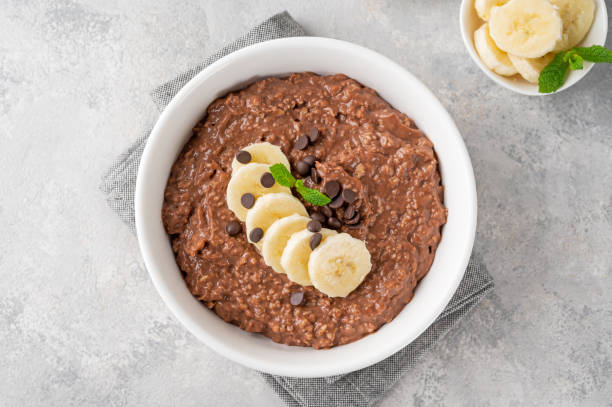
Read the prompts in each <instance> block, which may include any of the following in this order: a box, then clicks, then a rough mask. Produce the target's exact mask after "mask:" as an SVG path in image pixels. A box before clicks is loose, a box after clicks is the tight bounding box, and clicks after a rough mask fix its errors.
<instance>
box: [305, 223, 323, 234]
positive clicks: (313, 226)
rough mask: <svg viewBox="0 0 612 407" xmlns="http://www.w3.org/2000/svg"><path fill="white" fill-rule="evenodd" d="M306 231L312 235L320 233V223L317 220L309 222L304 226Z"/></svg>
mask: <svg viewBox="0 0 612 407" xmlns="http://www.w3.org/2000/svg"><path fill="white" fill-rule="evenodd" d="M306 229H308V230H309V231H311V232H313V233H316V232H320V231H321V222H319V221H318V220H311V221H310V222H308V224H307V225H306Z"/></svg>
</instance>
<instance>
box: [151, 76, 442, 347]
mask: <svg viewBox="0 0 612 407" xmlns="http://www.w3.org/2000/svg"><path fill="white" fill-rule="evenodd" d="M260 141H266V142H269V143H271V144H273V145H276V146H279V147H280V148H281V149H282V152H283V153H284V154H285V155H286V156H287V158H288V161H289V164H290V165H291V171H292V172H293V173H294V174H295V176H296V178H298V179H303V182H304V184H305V185H306V186H307V187H310V188H314V189H318V190H320V191H324V192H325V193H327V194H328V195H329V196H330V197H333V198H334V199H333V200H332V202H331V203H330V204H329V205H327V206H325V207H317V206H313V205H311V204H310V203H308V202H306V201H303V200H302V202H303V204H304V206H305V207H306V209H307V211H308V214H309V216H311V217H312V218H313V219H315V220H318V221H319V222H320V223H322V224H324V225H325V227H328V228H330V229H336V230H338V232H346V233H348V234H350V235H352V236H353V237H355V238H357V239H360V240H362V241H364V242H365V244H366V246H367V250H368V251H369V253H370V255H371V271H370V272H369V273H368V274H367V276H366V277H365V279H364V280H363V282H362V283H361V284H360V285H359V286H358V287H357V288H356V289H355V290H354V291H352V292H351V293H350V294H348V295H347V296H346V297H330V296H328V295H326V294H324V293H322V292H320V291H319V290H317V289H316V288H314V287H313V286H302V285H299V284H295V283H293V282H292V281H290V280H289V279H288V278H287V275H285V274H282V273H278V272H275V271H273V270H272V269H271V268H270V267H268V266H267V265H266V263H265V262H264V259H263V257H262V256H261V254H260V253H259V251H258V249H257V248H256V247H255V246H254V245H253V244H250V243H249V241H248V240H247V236H246V235H245V233H244V232H245V226H244V224H243V223H241V222H240V221H239V220H238V219H237V218H236V216H235V215H234V213H233V212H232V211H230V209H229V208H228V206H227V203H226V189H227V187H228V182H229V180H230V178H231V176H232V161H233V160H234V158H235V157H236V154H237V153H239V151H240V150H241V149H242V147H244V146H247V145H249V144H251V143H255V142H260ZM247 158H248V157H247ZM237 159H238V160H242V159H244V157H240V156H238V157H237ZM241 162H242V161H241ZM264 181H265V182H272V183H273V180H270V179H266V180H264V179H263V177H262V182H264ZM296 197H299V196H298V195H296ZM164 198H165V199H164V205H163V209H162V218H163V223H164V226H165V228H166V231H167V233H168V235H169V237H170V239H171V241H172V248H173V251H174V253H175V256H176V261H177V264H178V266H179V268H180V269H181V271H182V273H183V276H184V279H185V282H186V284H187V286H188V288H189V290H190V291H191V293H192V294H193V295H194V296H195V297H196V298H197V299H198V300H200V301H201V302H202V303H203V304H205V305H206V306H207V307H208V308H210V309H211V310H213V311H214V312H215V313H217V315H219V317H221V318H223V319H224V320H225V321H227V322H230V323H232V324H235V325H237V326H239V327H240V328H242V329H244V330H246V331H249V332H259V333H262V334H264V335H265V336H268V337H269V338H271V339H272V340H274V341H276V342H279V343H284V344H287V345H297V346H311V347H313V348H317V349H319V348H329V347H333V346H336V345H341V344H345V343H349V342H352V341H355V340H357V339H359V338H361V337H363V336H364V335H367V334H369V333H372V332H374V331H376V330H377V329H378V328H380V326H381V325H383V324H385V323H387V322H389V321H391V320H392V319H393V318H394V317H395V316H396V315H397V314H398V313H399V312H400V311H401V310H402V308H403V307H404V306H405V305H406V304H407V303H408V302H409V301H410V300H411V299H412V296H413V292H414V289H415V287H416V285H417V283H418V281H419V280H420V279H422V278H423V277H424V276H425V275H426V274H427V272H428V270H429V268H430V266H431V264H432V261H433V258H434V254H435V251H436V248H437V246H438V243H439V242H440V237H441V235H440V233H441V227H442V226H443V225H444V223H445V222H446V217H447V213H446V208H445V207H444V204H443V187H442V186H441V178H440V172H439V169H438V162H437V157H436V154H435V152H434V149H433V145H432V143H431V142H430V141H429V139H427V137H426V136H425V135H424V134H423V133H422V132H421V131H420V130H419V129H418V128H417V126H416V125H415V123H414V122H413V121H412V120H411V119H410V118H409V117H407V116H406V115H405V114H403V113H400V112H399V111H397V110H395V109H393V108H392V107H391V106H390V105H389V104H388V103H387V102H385V101H384V100H383V99H381V98H380V97H379V96H378V95H377V94H376V92H375V91H374V90H372V89H369V88H367V87H364V86H362V85H361V84H359V83H358V82H356V81H355V80H353V79H350V78H348V77H347V76H344V75H332V76H318V75H315V74H312V73H294V74H291V75H290V76H288V77H286V78H267V79H263V80H260V81H258V82H256V83H254V84H252V85H250V86H249V87H247V88H246V89H244V90H241V91H238V92H232V93H230V94H228V95H227V96H225V97H223V98H219V99H217V100H215V101H214V102H213V103H212V104H211V105H210V106H209V107H208V109H207V112H206V117H205V118H204V120H203V121H202V122H200V123H199V124H198V125H196V127H195V128H194V129H193V136H192V137H191V139H190V140H189V142H188V143H187V144H186V145H185V147H184V148H183V150H182V152H181V154H180V155H179V157H178V158H177V160H176V162H175V163H174V165H173V166H172V171H171V174H170V178H169V180H168V185H167V187H166V191H165V195H164ZM247 198H249V197H247ZM250 198H254V197H253V196H251V197H250ZM247 201H248V200H247ZM247 204H248V205H252V204H253V202H252V200H251V201H249V202H247ZM245 206H246V205H245ZM309 228H310V226H309ZM319 228H320V226H319ZM319 241H320V238H319ZM317 244H318V242H317Z"/></svg>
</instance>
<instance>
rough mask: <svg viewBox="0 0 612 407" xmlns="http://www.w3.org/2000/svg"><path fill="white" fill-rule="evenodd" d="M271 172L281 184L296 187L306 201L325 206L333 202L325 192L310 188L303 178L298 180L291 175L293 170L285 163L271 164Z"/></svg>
mask: <svg viewBox="0 0 612 407" xmlns="http://www.w3.org/2000/svg"><path fill="white" fill-rule="evenodd" d="M270 173H271V174H272V176H273V177H274V180H275V181H276V182H278V183H279V184H280V185H282V186H285V187H289V188H293V187H295V190H296V191H297V193H298V194H300V195H301V196H302V198H304V200H305V201H306V202H310V203H311V204H313V205H317V206H325V205H327V204H328V203H330V202H331V199H330V198H329V197H328V196H327V195H325V194H324V193H323V192H321V191H318V190H316V189H312V188H308V187H307V186H305V185H304V181H302V180H301V179H298V180H296V179H295V177H294V176H293V175H291V171H289V169H288V168H287V167H285V166H284V165H283V164H280V163H279V164H274V165H272V166H270Z"/></svg>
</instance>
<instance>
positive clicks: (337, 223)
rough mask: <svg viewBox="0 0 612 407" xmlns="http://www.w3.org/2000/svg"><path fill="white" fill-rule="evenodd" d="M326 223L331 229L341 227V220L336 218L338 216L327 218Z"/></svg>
mask: <svg viewBox="0 0 612 407" xmlns="http://www.w3.org/2000/svg"><path fill="white" fill-rule="evenodd" d="M327 224H328V225H329V227H330V228H332V229H340V228H341V227H342V222H340V220H338V218H335V217H333V216H332V217H331V218H329V219H327Z"/></svg>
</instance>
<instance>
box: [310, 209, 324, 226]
mask: <svg viewBox="0 0 612 407" xmlns="http://www.w3.org/2000/svg"><path fill="white" fill-rule="evenodd" d="M310 218H311V219H312V220H314V221H317V222H319V223H321V224H323V223H325V219H327V218H326V217H325V216H323V215H322V214H321V213H319V212H313V213H312V214H311V215H310Z"/></svg>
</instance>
